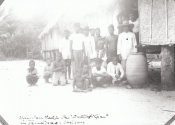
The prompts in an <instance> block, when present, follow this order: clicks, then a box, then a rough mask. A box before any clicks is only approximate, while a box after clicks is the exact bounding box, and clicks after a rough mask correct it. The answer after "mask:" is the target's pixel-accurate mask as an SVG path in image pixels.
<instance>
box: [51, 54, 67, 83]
mask: <svg viewBox="0 0 175 125" xmlns="http://www.w3.org/2000/svg"><path fill="white" fill-rule="evenodd" d="M52 71H53V85H54V86H57V85H58V84H60V85H65V84H66V79H65V73H66V68H65V63H64V60H63V59H62V56H61V53H58V55H57V57H56V61H55V62H54V63H53V69H52Z"/></svg>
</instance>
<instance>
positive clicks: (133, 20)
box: [129, 13, 139, 45]
mask: <svg viewBox="0 0 175 125" xmlns="http://www.w3.org/2000/svg"><path fill="white" fill-rule="evenodd" d="M129 18H130V21H129V23H130V24H133V25H134V27H133V29H132V31H133V33H135V35H136V40H137V45H139V18H138V14H136V13H132V14H130V17H129Z"/></svg>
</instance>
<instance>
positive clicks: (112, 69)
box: [107, 57, 124, 85]
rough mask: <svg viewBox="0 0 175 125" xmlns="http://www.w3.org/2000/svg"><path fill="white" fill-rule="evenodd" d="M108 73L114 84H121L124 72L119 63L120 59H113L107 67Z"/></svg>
mask: <svg viewBox="0 0 175 125" xmlns="http://www.w3.org/2000/svg"><path fill="white" fill-rule="evenodd" d="M107 73H108V74H109V75H110V76H111V78H112V84H113V85H114V84H120V83H121V81H122V80H123V78H124V70H123V68H122V66H121V64H120V63H119V58H118V57H113V58H112V61H111V62H109V63H108V65H107Z"/></svg>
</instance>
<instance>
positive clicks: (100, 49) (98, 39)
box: [95, 28, 107, 68]
mask: <svg viewBox="0 0 175 125" xmlns="http://www.w3.org/2000/svg"><path fill="white" fill-rule="evenodd" d="M95 48H96V53H97V58H100V59H101V60H102V65H103V66H104V67H105V68H106V66H107V64H106V61H107V57H106V42H105V38H104V37H102V36H101V32H100V29H99V28H97V29H96V31H95Z"/></svg>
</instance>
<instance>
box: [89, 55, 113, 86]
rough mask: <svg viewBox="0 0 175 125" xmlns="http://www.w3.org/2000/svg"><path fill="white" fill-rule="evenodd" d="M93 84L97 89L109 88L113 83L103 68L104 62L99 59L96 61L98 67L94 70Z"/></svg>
mask: <svg viewBox="0 0 175 125" xmlns="http://www.w3.org/2000/svg"><path fill="white" fill-rule="evenodd" d="M92 82H93V85H94V86H97V87H101V86H102V87H107V86H108V84H107V83H111V80H110V76H109V75H108V74H107V72H106V69H105V68H104V67H103V66H102V60H101V59H99V58H97V59H96V66H95V67H93V68H92Z"/></svg>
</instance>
